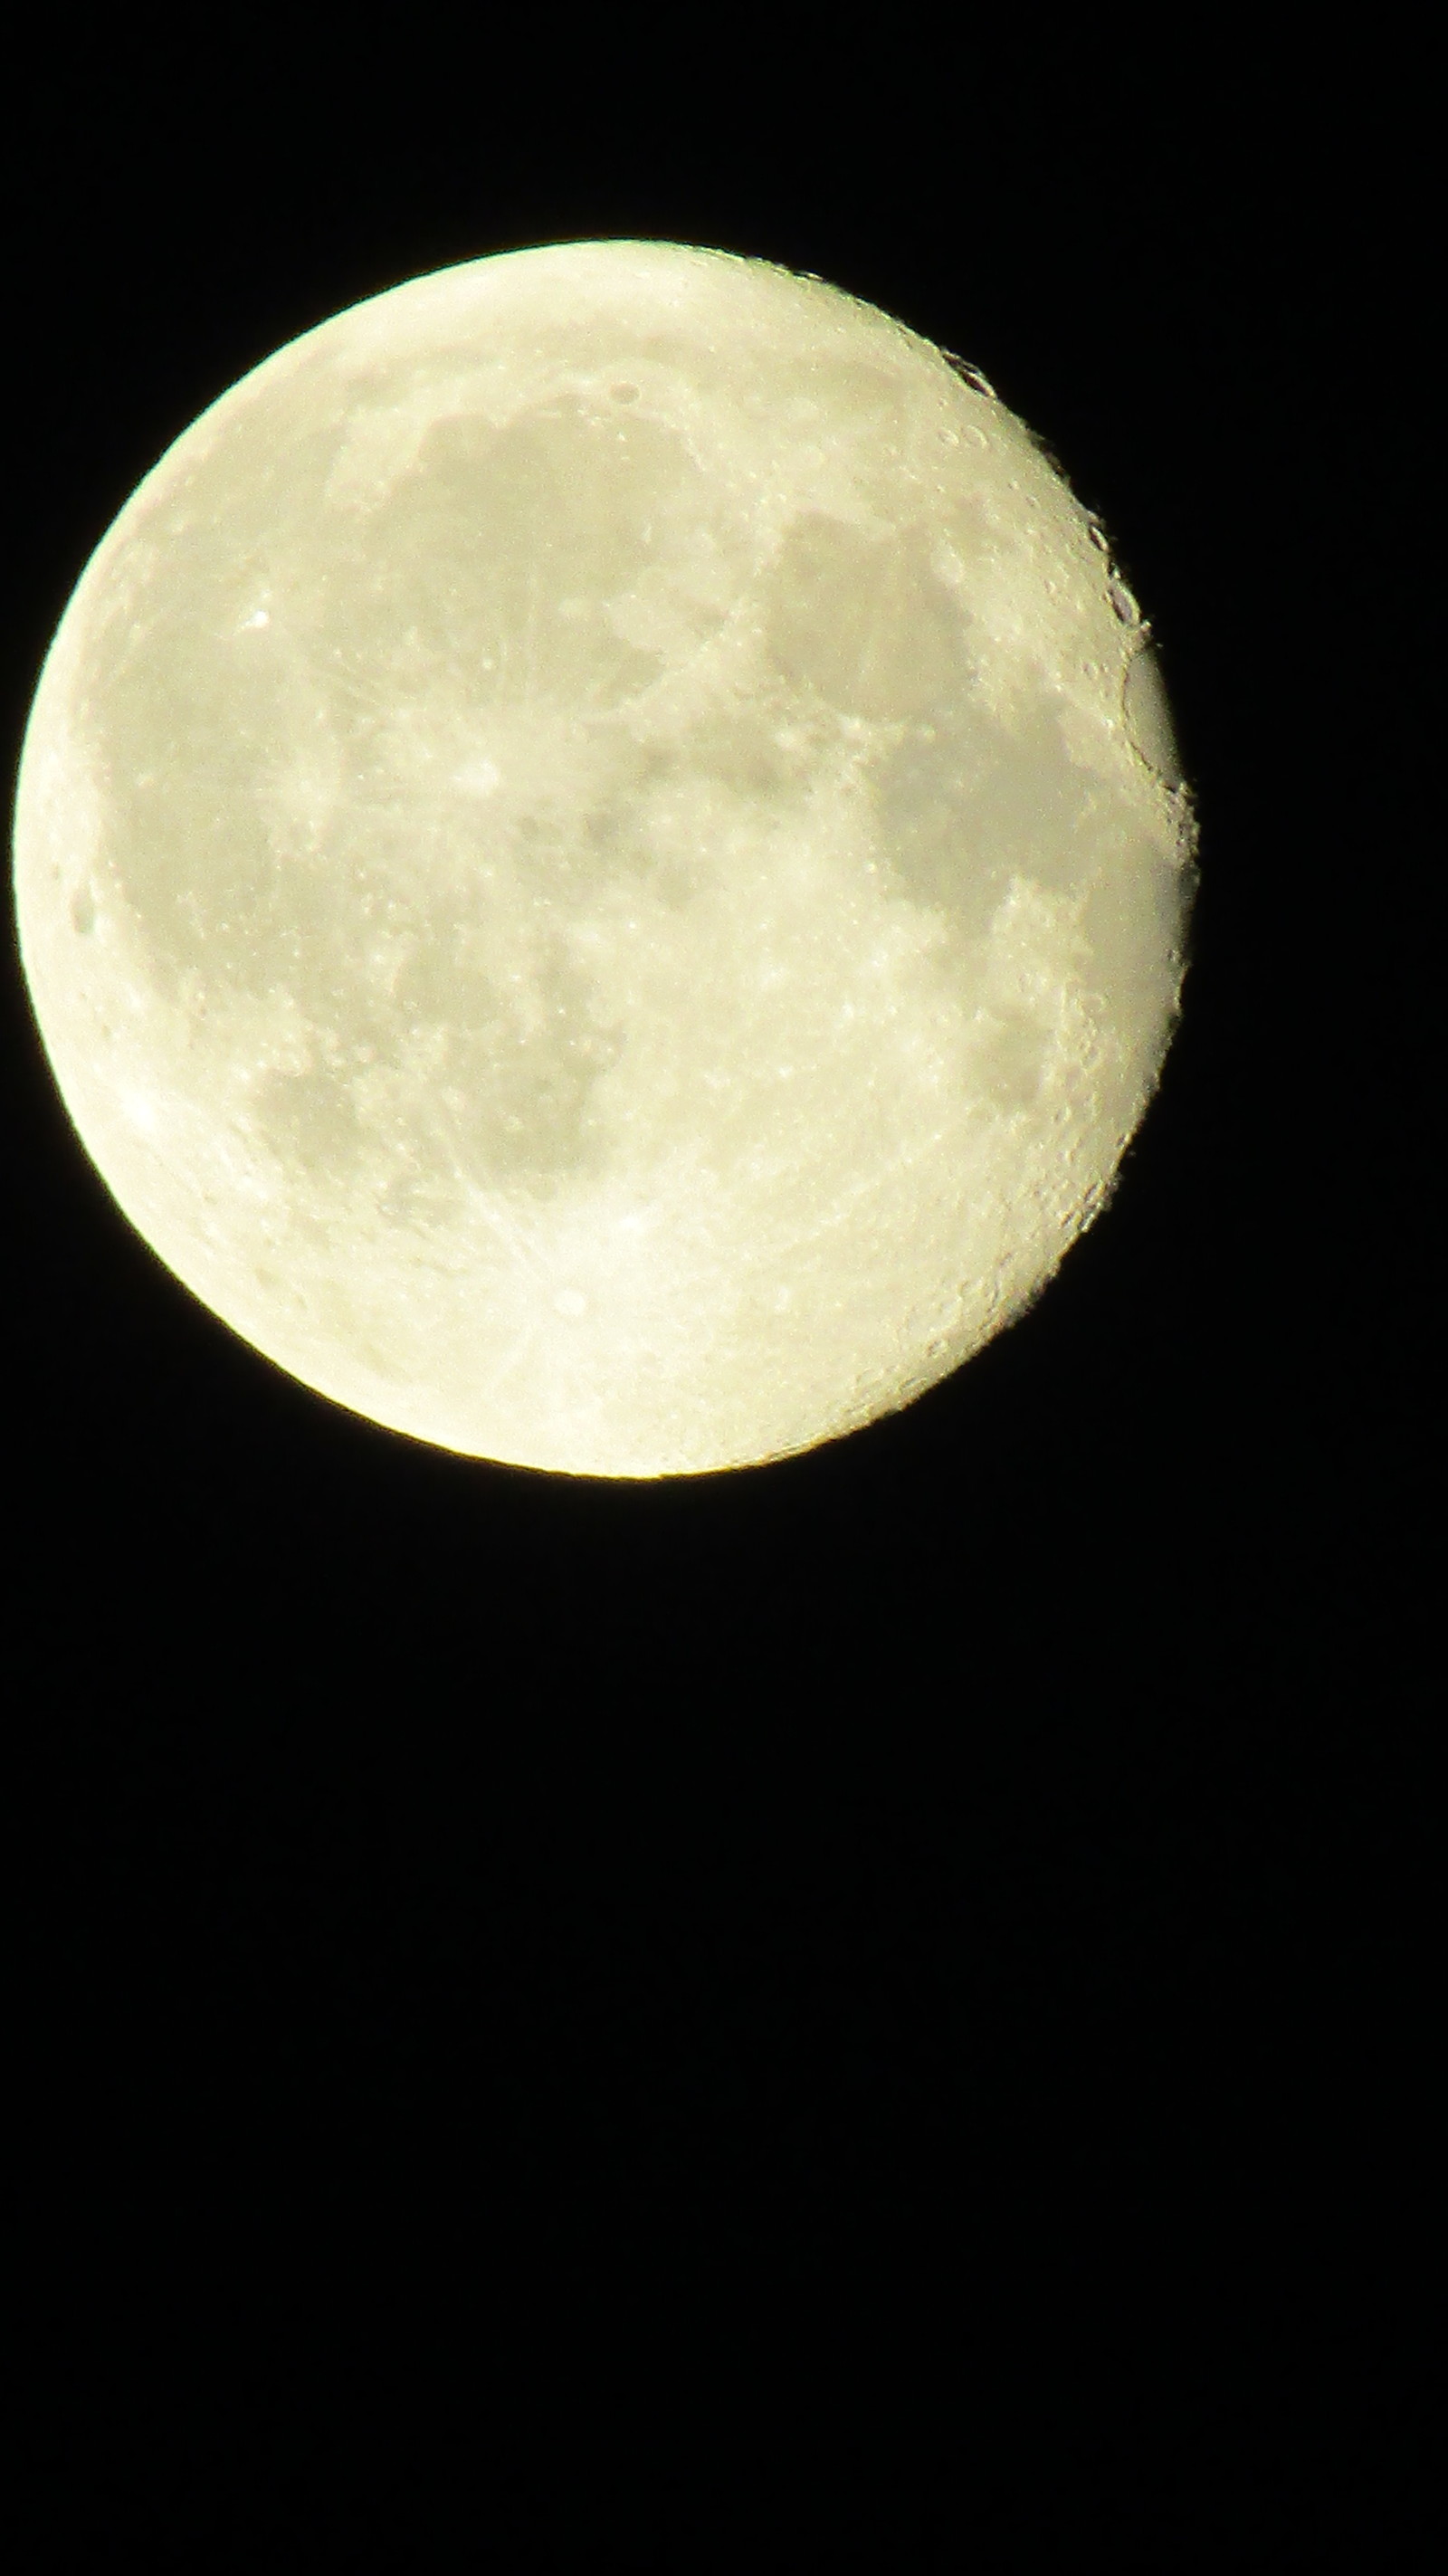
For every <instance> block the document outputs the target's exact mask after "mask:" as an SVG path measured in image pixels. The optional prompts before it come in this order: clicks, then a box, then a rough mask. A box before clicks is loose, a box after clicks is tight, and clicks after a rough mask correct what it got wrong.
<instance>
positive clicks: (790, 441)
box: [16, 242, 1192, 1477]
mask: <svg viewBox="0 0 1448 2576" xmlns="http://www.w3.org/2000/svg"><path fill="white" fill-rule="evenodd" d="M1191 848H1192V826H1191V820H1190V813H1189V808H1188V805H1187V801H1186V798H1185V794H1184V791H1183V790H1182V789H1181V787H1180V785H1179V783H1178V781H1177V777H1176V772H1175V766H1174V760H1173V754H1172V748H1171V730H1170V724H1169V721H1168V718H1167V715H1166V709H1165V701H1164V699H1163V697H1162V694H1161V688H1160V683H1159V680H1158V679H1157V677H1156V675H1155V672H1154V669H1153V665H1152V662H1151V659H1150V657H1149V653H1148V650H1147V646H1146V634H1145V629H1144V628H1143V626H1142V624H1141V621H1140V619H1139V618H1138V615H1137V612H1136V609H1135V606H1134V603H1133V602H1132V601H1131V600H1130V599H1129V598H1128V597H1127V596H1126V594H1125V593H1124V592H1123V591H1122V589H1121V587H1120V585H1119V583H1118V582H1116V580H1115V579H1114V577H1113V575H1112V572H1111V568H1110V565H1109V562H1108V560H1107V557H1106V555H1105V552H1104V551H1103V547H1102V543H1101V540H1100V534H1099V531H1098V530H1097V529H1096V528H1095V527H1094V526H1093V524H1092V522H1091V520H1090V519H1089V517H1088V515H1087V513H1086V512H1085V511H1084V510H1083V509H1082V508H1081V506H1080V505H1079V504H1078V503H1077V502H1076V500H1075V499H1074V498H1073V497H1072V495H1071V493H1070V492H1069V490H1068V489H1067V487H1066V485H1065V483H1064V482H1063V481H1062V479H1061V477H1060V475H1059V473H1058V472H1057V471H1056V470H1055V468H1054V467H1053V466H1052V464H1051V463H1050V462H1049V460H1048V459H1047V458H1046V457H1045V455H1044V454H1043V453H1042V451H1041V450H1040V448H1039V447H1038V445H1037V444H1036V442H1035V441H1034V440H1033V438H1032V437H1031V435H1030V433H1029V432H1028V431H1027V430H1026V429H1025V428H1024V427H1023V426H1022V424H1021V423H1020V422H1019V421H1018V420H1016V419H1015V418H1014V417H1013V416H1012V415H1011V414H1010V413H1009V412H1008V411H1007V410H1006V409H1005V408H1004V406H1003V405H1002V404H1001V403H999V402H998V401H996V400H995V399H994V398H993V396H992V395H991V393H990V392H989V390H988V389H987V388H985V387H984V386H983V385H981V384H980V383H979V382H978V381H975V380H968V379H967V378H966V377H965V376H964V375H963V374H962V373H961V372H960V371H959V370H958V369H957V368H955V367H953V366H952V365H951V363H950V362H949V361H948V359H947V358H946V357H945V356H944V355H943V354H942V353H941V352H940V351H939V350H937V349H935V348H933V347H931V346H930V345H929V344H928V343H926V342H924V341H922V340H921V339H919V338H918V337H917V336H915V335H914V334H913V333H912V332H910V331H909V330H907V329H905V328H904V327H903V326H902V325H901V324H899V323H898V322H895V321H893V320H891V319H889V318H888V317H887V316H886V315H884V314H882V313H879V312H877V311H875V310H874V309H873V308H871V307H869V306H867V305H862V304H860V303H857V302H855V301H854V300H853V299H851V298H850V297H848V296H846V295H844V294H841V293H840V292H839V291H837V290H836V289H834V288H832V287H829V286H827V285H824V284H822V283H821V282H819V281H818V280H816V279H812V278H801V277H797V276H794V275H792V274H790V273H789V272H787V271H784V270H781V269H778V268H774V267H771V266H769V265H767V264H765V263H762V262H758V261H750V260H741V259H736V258H733V257H727V256H725V255H723V254H721V253H717V252H710V251H700V250H689V249H683V248H679V247H676V246H673V245H670V244H660V243H651V242H645V243H638V242H591V243H584V244H574V245H569V246H565V247H558V248H548V249H541V250H535V251H527V252H520V253H515V254H510V255H508V256H505V257H499V258H494V259H486V260H481V261H478V262H476V263H473V264H471V265H469V266H466V267H462V268H456V269H451V270H448V271H445V272H443V273H442V274H441V275H438V276H433V277H427V278H423V279H420V280H417V281H415V282H413V283H411V284H409V285H405V286H401V287H399V288H397V289H395V290H394V291H393V292H391V293H389V294H386V295H382V296H379V297H377V298H376V299H375V300H373V301H371V302H369V303H366V304H363V305H360V306H358V307H357V308H356V309H355V310H353V311H351V312H347V313H343V314H341V315H339V316H337V317H336V318H335V319H334V320H332V321H329V322H327V323H325V324H323V325H322V327H321V328H320V329H318V330H315V331H312V332H309V333H308V334H307V335H306V336H305V337H304V338H302V339H300V340H297V341H295V342H293V343H292V344H291V345H290V346H288V347H286V348H284V349H282V350H280V351H279V352H278V353H277V355H276V356H274V357H272V358H271V359H269V360H268V361H267V362H266V364H265V365H263V366H261V367H259V368H257V370H256V371H255V373H254V374H252V375H250V376H248V377H247V378H246V379H245V380H244V381H243V382H242V383H240V384H239V385H236V386H234V387H233V388H232V390H231V391H230V392H229V393H227V394H225V395H224V396H223V397H222V399H221V400H220V401H219V402H217V403H216V404H215V405H214V406H213V407H212V409H211V410H210V411H208V412H207V413H205V414H204V416H203V417H202V418H201V419H200V420H198V421H197V422H196V423H195V424H194V425H193V426H192V427H191V428H190V429H188V430H187V431H186V433H185V434H184V436H182V437H181V438H180V439H179V440H178V441H177V443H176V444H175V446H174V447H172V448H171V449H170V451H169V452H168V454H167V455H166V456H165V457H163V459H162V460H161V462H160V464H159V465H157V467H156V468H155V470H154V472H152V473H151V474H150V475H149V476H148V477H147V479H146V480H145V482H144V483H142V485H141V486H140V488H139V489H138V491H137V492H136V493H135V494H134V496H133V497H132V499H131V500H130V501H129V503H128V504H127V506H126V507H125V509H124V510H123V511H122V512H121V514H120V517H119V518H118V519H117V520H116V522H115V524H114V525H113V526H112V528H111V529H110V530H109V532H108V533H107V535H106V536H105V538H104V540H103V541H102V543H101V545H100V546H99V548H98V550H97V552H96V554H95V555H94V557H93V558H92V560H91V562H90V564H89V565H88V566H87V569H86V571H85V573H84V575H83V577H82V580H81V582H80V584H79V586H78V588H77V590H76V592H75V595H74V597H73V598H72V600H71V602H70V605H69V607H68V608H67V611H66V614H65V616H64V619H63V620H62V623H61V626H60V629H59V632H58V634H57V636H56V639H55V642H54V645H53V647H52V649H51V652H50V655H49V658H48V660H47V662H46V665H45V669H44V672H43V674H42V678H41V682H40V686H39V690H38V693H37V696H36V700H35V705H34V708H33V711H32V715H31V721H30V726H29V731H28V734H27V737H26V743H25V750H24V756H23V761H22V767H21V775H20V789H19V799H18V806H17V817H16V881H17V900H18V909H19V922H20V937H21V948H22V955H23V960H24V965H25V970H26V974H27V977H28V979H29V983H30V988H31V993H32V996H33V1000H34V1004H35V1009H36V1013H37V1017H38V1020H39V1024H40V1029H41V1032H42V1035H43V1038H44V1042H45V1046H46V1049H47V1051H48V1054H49V1057H50V1061H51V1063H52V1066H53V1068H54V1072H55V1075H56V1079H57V1081H58V1083H59V1086H60V1089H61V1092H62V1094H63V1097H64V1099H65V1102H66V1105H67V1107H68V1109H69V1111H70V1114H71V1117H72V1119H73V1120H74V1123H75V1126H76V1128H77V1130H78V1132H79V1134H80V1137H81V1139H82V1141H83V1143H84V1144H85V1146H86V1148H87V1150H88V1152H89V1153H90V1155H91V1157H92V1158H93V1160H94V1162H95V1164H96V1165H97V1167H98V1169H99V1171H100V1172H101V1174H102V1175H103V1177H104V1179H105V1181H106V1182H107V1183H108V1185H109V1187H110V1189H111V1191H112V1192H113V1193H114V1196H115V1197H116V1199H117V1200H118V1201H119V1203H120V1205H121V1207H122V1208H123V1209H124V1211H125V1212H126V1214H127V1216H128V1217H129V1218H130V1220H131V1222H132V1223H133V1224H134V1225H135V1226H136V1227H137V1228H138V1229H139V1230H140V1232H141V1233H142V1235H144V1236H145V1238H146V1239H147V1241H148V1242H149V1243H150V1244H151V1245H152V1246H153V1247H154V1248H155V1250H156V1251H157V1252H158V1253H159V1255H160V1256H161V1258H162V1259H163V1260H164V1261H165V1262H166V1263H168V1264H169V1266H170V1268H171V1269H172V1270H173V1271H174V1272H175V1273H176V1274H177V1276H178V1277H179V1278H181V1279H182V1280H184V1281H185V1282H186V1284H187V1286H188V1287H189V1288H191V1289H192V1290H193V1291H194V1292H195V1294H196V1295H197V1296H198V1297H200V1298H202V1299H203V1300H204V1301H205V1303H206V1304H207V1305H208V1306H209V1307H211V1308H212V1309H214V1311H215V1312H216V1313H217V1314H218V1315H219V1316H221V1317H223V1318H224V1319H225V1320H226V1322H227V1323H228V1324H230V1325H231V1326H233V1327H234V1329H235V1330H236V1331H237V1332H238V1333H240V1334H242V1335H243V1336H245V1338H246V1339H247V1340H248V1341H249V1342H251V1343H253V1344H254V1345H255V1346H256V1347H257V1348H258V1349H259V1350H261V1351H263V1352H265V1353H266V1354H268V1356H269V1357H270V1358H271V1359H273V1360H274V1361H276V1362H277V1363H279V1365H280V1366H281V1367H282V1368H284V1369H286V1370H289V1371H290V1372H291V1373H292V1374H293V1375H294V1376H296V1377H297V1378H300V1379H302V1380H303V1381H305V1383H306V1384H307V1385H309V1386H311V1387H314V1388H317V1389H319V1390H320V1391H321V1392H322V1393H323V1394H324V1395H326V1396H328V1397H331V1398H332V1399H334V1400H335V1401H336V1402H338V1403H340V1404H343V1405H346V1406H349V1407H351V1408H352V1409H353V1410H354V1411H356V1412H358V1413H361V1414H364V1415H367V1416H369V1417H370V1418H371V1419H373V1420H375V1421H377V1422H379V1423H384V1424H388V1425H390V1426H392V1427H394V1428H395V1429H397V1430H400V1431H403V1432H406V1433H410V1434H412V1435H413V1436H415V1437H417V1438H419V1439H422V1440H426V1441H430V1442H434V1443H437V1444H439V1445H441V1446H443V1447H445V1448H449V1449H453V1450H458V1451H462V1452H465V1453H467V1454H470V1455H475V1456H482V1457H489V1458H495V1459H500V1460H508V1461H513V1462H516V1463H520V1464H523V1465H527V1466H532V1467H538V1468H546V1469H552V1470H555V1471H565V1472H571V1473H577V1474H587V1475H596V1476H627V1477H642V1476H658V1475H669V1474H694V1473H700V1472H703V1471H707V1470H711V1469H718V1468H725V1467H733V1466H739V1465H744V1464H747V1463H750V1462H754V1461H759V1460H764V1459H767V1458H771V1457H777V1456H781V1455H784V1454H786V1453H789V1452H791V1451H796V1450H800V1449H804V1448H808V1447H810V1446H812V1445H813V1444H814V1443H816V1442H818V1441H821V1440H825V1439H828V1438H831V1437H834V1436H836V1435H838V1434H840V1433H843V1432H846V1431H848V1430H850V1429H852V1428H854V1427H856V1426H858V1425H860V1424H863V1423H865V1422H867V1421H869V1420H871V1419H872V1418H873V1417H875V1416H877V1415H879V1414H881V1413H884V1412H887V1411H889V1410H891V1409H893V1408H895V1407H897V1406H899V1405H901V1404H904V1403H905V1402H907V1401H908V1400H909V1399H910V1398H911V1397H912V1396H914V1395H916V1394H918V1393H919V1392H920V1391H921V1390H922V1389H924V1388H925V1387H927V1386H929V1385H930V1384H932V1383H933V1382H934V1381H935V1380H937V1379H939V1378H941V1377H943V1376H944V1375H945V1374H946V1373H947V1372H948V1371H949V1370H951V1369H953V1368H954V1367H956V1365H957V1364H958V1363H959V1362H960V1361H961V1360H963V1359H965V1358H966V1357H968V1355H969V1354H970V1353H971V1352H973V1351H975V1350H977V1349H978V1348H979V1347H980V1345H981V1344H982V1343H984V1342H985V1341H986V1340H988V1339H989V1337H990V1336H991V1335H992V1334H993V1333H995V1332H996V1331H998V1330H999V1328H1000V1327H1001V1326H1002V1325H1003V1324H1005V1323H1007V1322H1008V1321H1009V1320H1010V1319H1011V1318H1012V1317H1013V1316H1015V1315H1016V1314H1018V1313H1019V1312H1020V1310H1021V1309H1022V1308H1023V1306H1025V1305H1026V1304H1027V1303H1028V1302H1029V1301H1030V1300H1031V1298H1032V1297H1033V1296H1034V1295H1035V1294H1036V1293H1037V1292H1038V1291H1039V1289H1040V1288H1041V1286H1042V1285H1043V1283H1044V1282H1045V1281H1046V1280H1047V1279H1048V1278H1049V1277H1050V1275H1051V1273H1052V1272H1053V1270H1054V1269H1055V1267H1056V1265H1057V1263H1058V1262H1059V1261H1060V1259H1061V1256H1062V1254H1063V1253H1064V1252H1065V1250H1066V1249H1067V1247H1068V1246H1069V1245H1070V1243H1071V1242H1072V1240H1073V1239H1074V1238H1075V1237H1076V1236H1077V1235H1078V1234H1079V1233H1080V1231H1081V1229H1082V1228H1083V1227H1084V1226H1085V1225H1086V1224H1087V1223H1088V1222H1089V1221H1090V1219H1091V1218H1092V1217H1093V1215H1094V1214H1095V1213H1096V1211H1097V1210H1098V1208H1099V1207H1100V1205H1101V1203H1102V1200H1103V1197H1104V1195H1105V1193H1106V1192H1107V1190H1108V1189H1109V1186H1110V1182H1111V1178H1112V1175H1113V1173H1114V1171H1115V1168H1116V1166H1117V1163H1118V1160H1119V1158H1120V1155H1121V1152H1122V1150H1123V1147H1124V1145H1125V1144H1126V1142H1127V1140H1128V1138H1129V1137H1130V1135H1131V1133H1132V1131H1133V1129H1134V1128H1135V1126H1136V1124H1137V1122H1138V1120H1139V1119H1140V1117H1141V1114H1142V1111H1143V1108H1144V1106H1145V1104H1146V1102H1147V1100H1148V1098H1149V1096H1150V1094H1151V1091H1152V1089H1153V1087H1154V1084H1155V1082H1156V1079H1157V1076H1158V1072H1159V1069H1160V1065H1161V1061H1162V1056H1163V1053H1164V1050H1165V1047H1166V1045H1167V1042H1168V1038H1169V1035H1170V1030H1171V1025H1172V1021H1173V1017H1174V1013H1175V1010H1176V1006H1177V1000H1178V992H1179V986H1180V980H1181V971H1182V970H1181V943H1182V934H1183V924H1184V919H1185V914H1186V909H1187V904H1188V899H1189V889H1190V883H1191V877H1192V865H1191Z"/></svg>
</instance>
